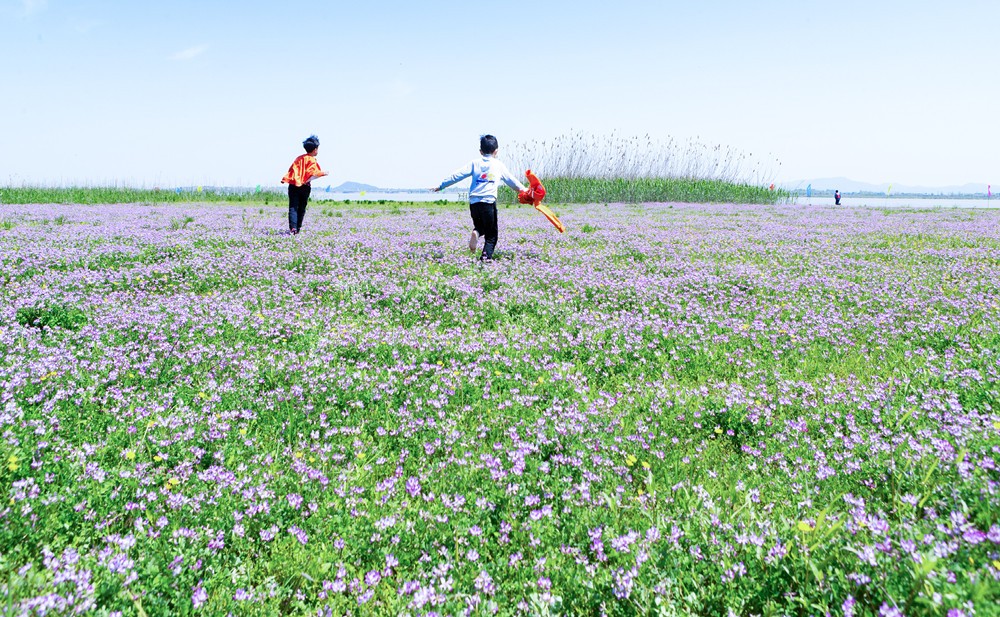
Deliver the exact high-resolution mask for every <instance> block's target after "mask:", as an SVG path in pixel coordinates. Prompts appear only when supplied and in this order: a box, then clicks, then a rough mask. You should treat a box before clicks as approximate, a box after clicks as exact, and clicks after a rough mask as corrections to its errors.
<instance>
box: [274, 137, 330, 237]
mask: <svg viewBox="0 0 1000 617" xmlns="http://www.w3.org/2000/svg"><path fill="white" fill-rule="evenodd" d="M302 147H303V148H305V150H306V153H305V154H301V155H299V156H298V158H296V159H295V161H294V162H292V165H291V167H289V168H288V173H286V174H285V177H284V178H282V179H281V182H282V184H286V183H287V184H288V233H291V234H297V233H299V232H300V231H302V219H304V218H305V217H306V204H308V203H309V193H310V191H311V190H312V185H311V184H309V183H310V182H311V181H312V180H313V179H314V178H319V177H322V176H325V175H327V172H325V171H323V170H322V169H320V168H319V163H317V162H316V155H317V154H319V137H316V136H315V135H310V136H309V137H308V138H306V140H305V141H303V142H302Z"/></svg>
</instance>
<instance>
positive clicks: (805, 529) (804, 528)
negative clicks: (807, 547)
mask: <svg viewBox="0 0 1000 617" xmlns="http://www.w3.org/2000/svg"><path fill="white" fill-rule="evenodd" d="M795 528H796V529H798V530H799V531H801V532H802V533H811V532H812V530H813V526H812V525H810V524H809V523H807V522H805V521H799V524H798V525H796V526H795Z"/></svg>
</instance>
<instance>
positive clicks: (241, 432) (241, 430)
mask: <svg viewBox="0 0 1000 617" xmlns="http://www.w3.org/2000/svg"><path fill="white" fill-rule="evenodd" d="M246 434H247V429H246V427H243V428H241V429H240V435H243V436H244V437H245V436H246Z"/></svg>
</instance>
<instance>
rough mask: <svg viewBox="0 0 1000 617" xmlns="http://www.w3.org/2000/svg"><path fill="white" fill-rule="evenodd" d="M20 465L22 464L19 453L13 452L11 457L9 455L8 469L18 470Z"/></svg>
mask: <svg viewBox="0 0 1000 617" xmlns="http://www.w3.org/2000/svg"><path fill="white" fill-rule="evenodd" d="M20 466H21V464H20V461H19V460H18V458H17V455H14V454H11V455H10V456H9V457H7V469H9V470H11V471H17V470H18V468H19V467H20Z"/></svg>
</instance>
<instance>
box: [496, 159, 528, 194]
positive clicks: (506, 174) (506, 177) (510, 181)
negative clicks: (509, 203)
mask: <svg viewBox="0 0 1000 617" xmlns="http://www.w3.org/2000/svg"><path fill="white" fill-rule="evenodd" d="M500 174H501V175H500V179H501V180H503V183H504V184H506V185H507V186H509V187H510V188H512V189H514V190H515V191H517V192H519V193H520V192H523V191H527V190H528V189H527V188H525V186H524V185H523V184H521V181H520V180H518V179H517V178H515V177H514V176H512V175H511V173H510V170H509V169H507V166H506V165H504V166H503V168H502V169H501V170H500Z"/></svg>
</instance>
